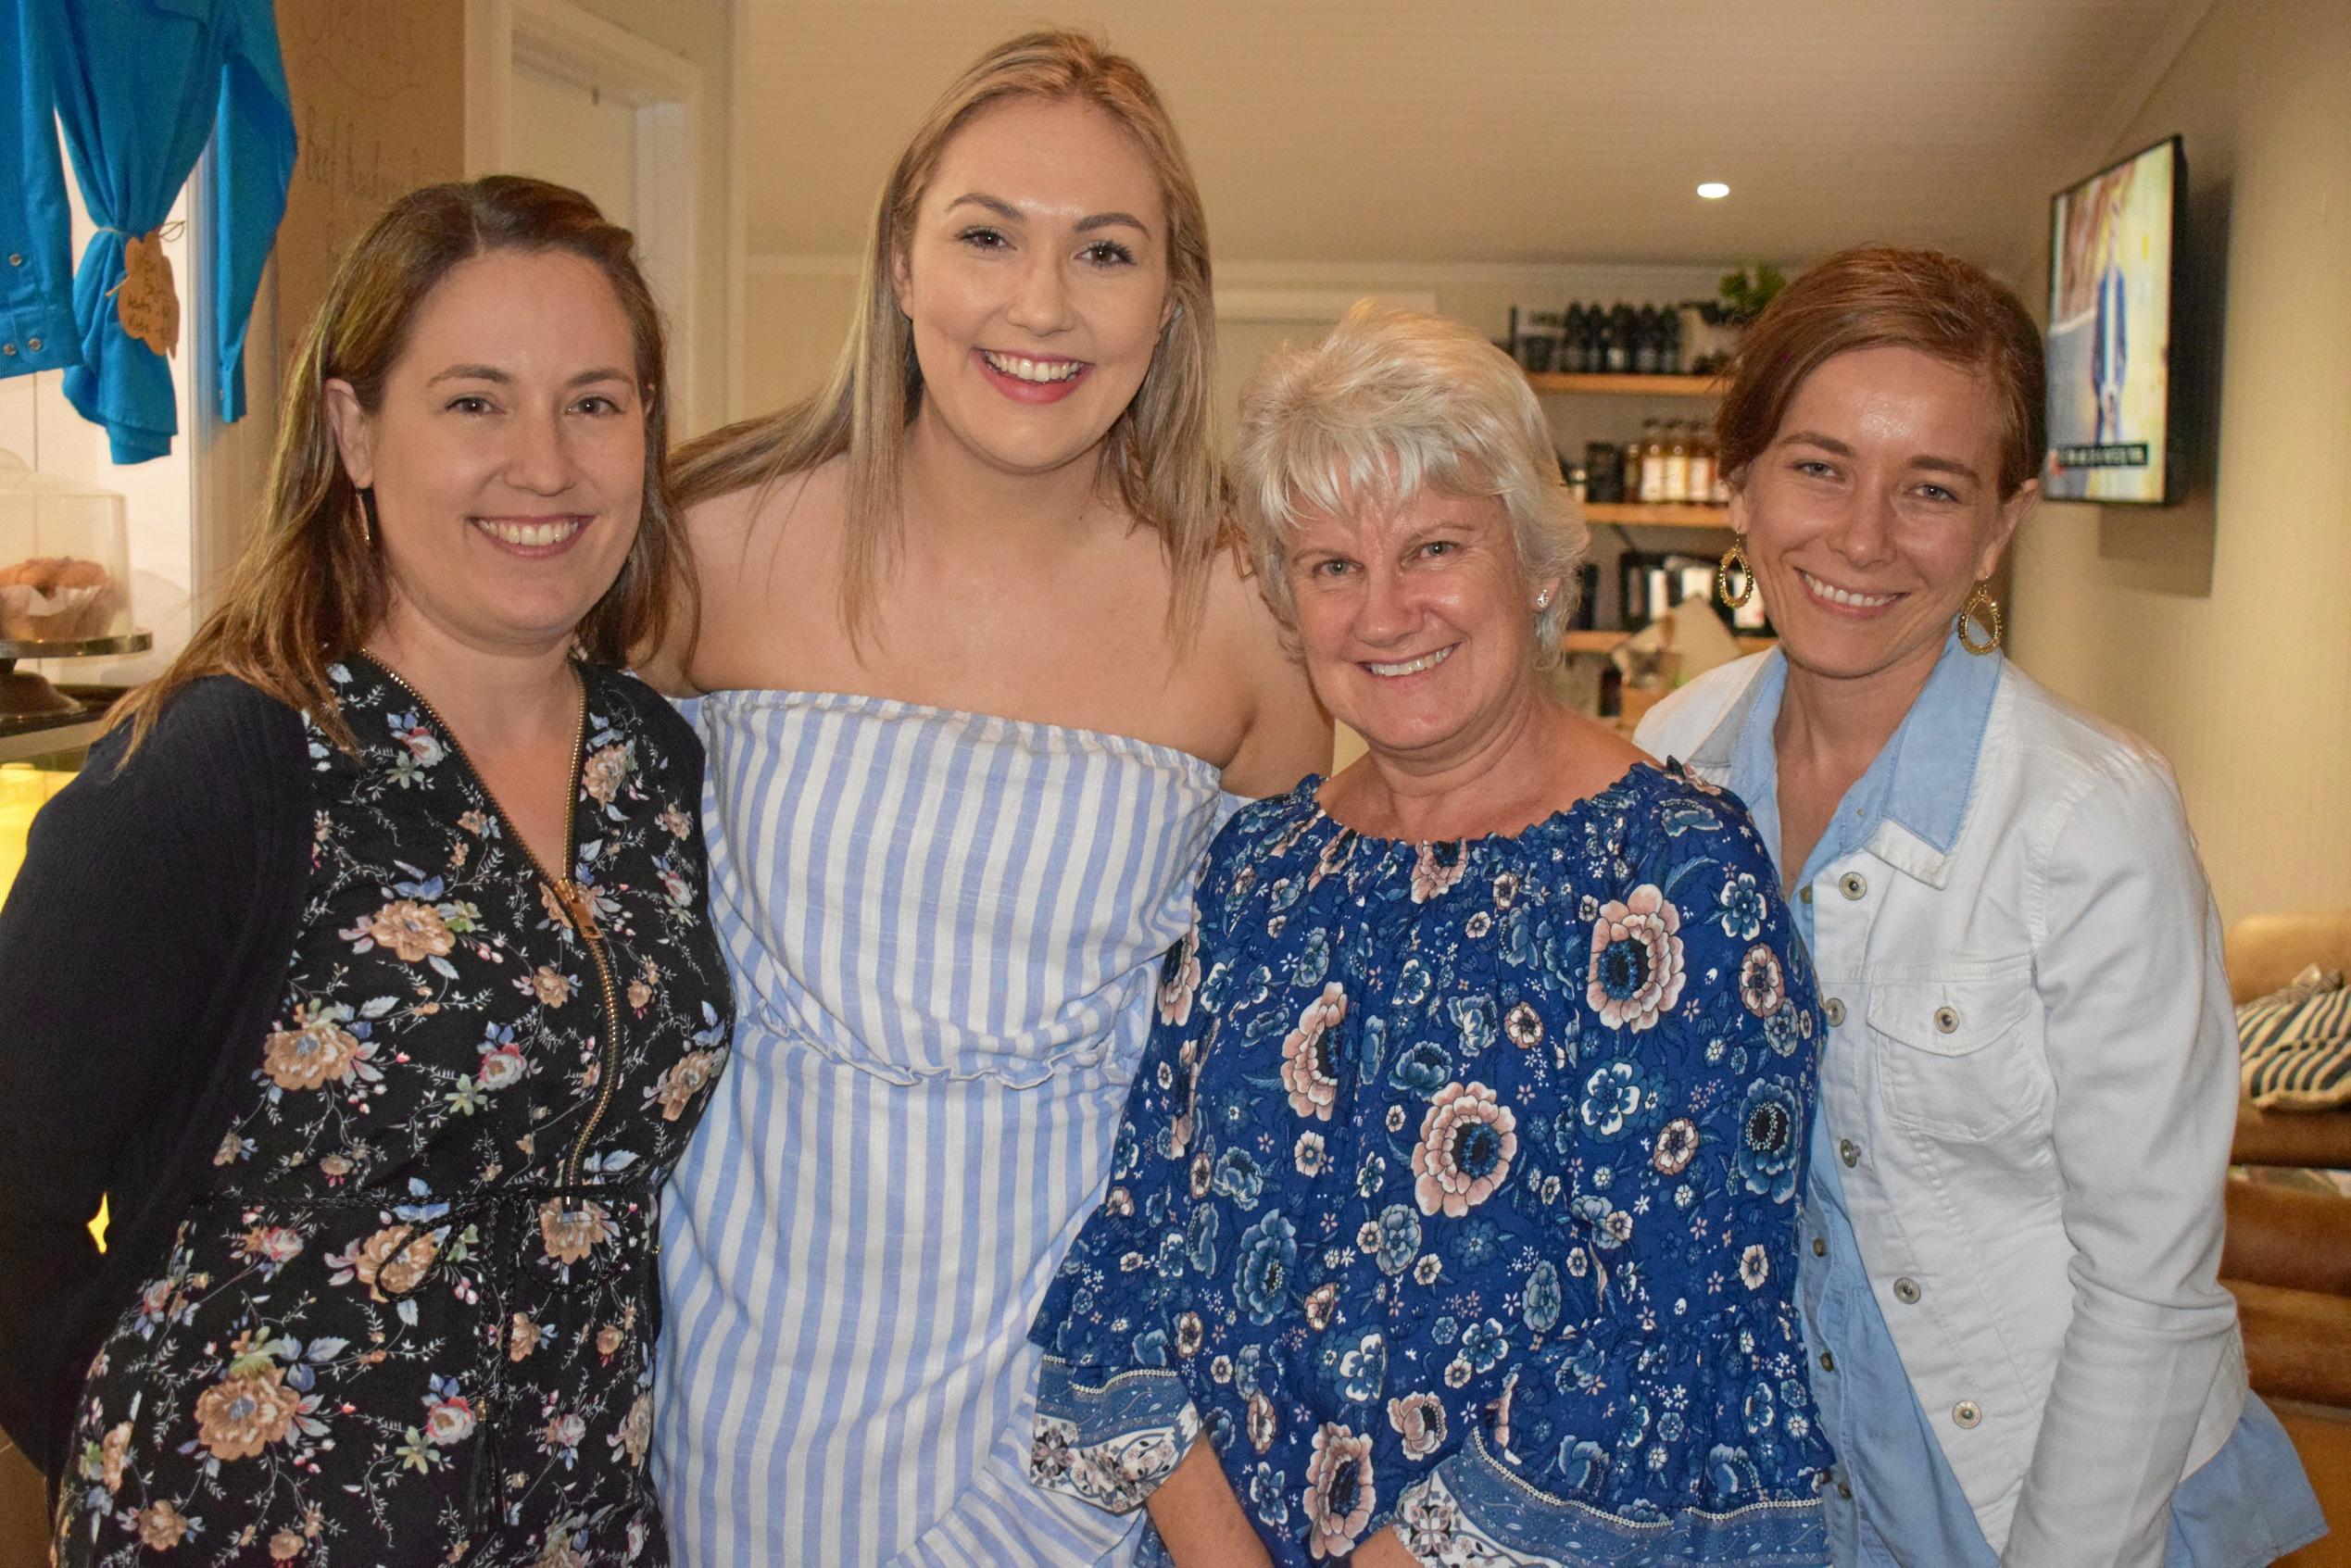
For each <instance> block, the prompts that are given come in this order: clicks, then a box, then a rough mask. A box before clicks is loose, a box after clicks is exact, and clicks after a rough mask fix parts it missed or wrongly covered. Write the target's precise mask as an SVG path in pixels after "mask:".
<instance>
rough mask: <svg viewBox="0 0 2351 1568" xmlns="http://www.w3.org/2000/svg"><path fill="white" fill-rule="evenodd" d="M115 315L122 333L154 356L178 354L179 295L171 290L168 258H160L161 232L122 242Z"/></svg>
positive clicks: (169, 261) (161, 254) (175, 290)
mask: <svg viewBox="0 0 2351 1568" xmlns="http://www.w3.org/2000/svg"><path fill="white" fill-rule="evenodd" d="M114 313H115V315H116V317H117V318H118V319H119V320H120V321H121V322H122V330H123V331H124V332H127V333H128V334H130V335H131V336H132V337H134V338H136V339H138V340H139V341H140V342H141V343H144V344H145V345H147V346H148V347H149V348H152V349H154V350H155V351H156V352H157V354H173V353H176V352H178V350H179V346H180V295H179V291H178V290H177V289H175V288H173V287H172V283H171V258H170V257H168V256H166V255H164V254H163V240H162V237H161V232H160V231H158V232H153V233H149V234H147V235H145V237H144V238H142V237H139V236H135V235H134V236H133V237H132V238H131V239H128V240H126V241H124V242H123V245H122V282H121V284H120V285H119V287H117V288H116V290H115V293H114Z"/></svg>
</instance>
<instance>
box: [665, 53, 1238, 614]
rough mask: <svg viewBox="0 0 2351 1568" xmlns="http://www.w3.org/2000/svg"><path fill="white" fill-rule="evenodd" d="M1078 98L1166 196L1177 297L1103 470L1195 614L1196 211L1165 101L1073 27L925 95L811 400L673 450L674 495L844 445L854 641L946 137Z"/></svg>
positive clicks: (1207, 519) (1202, 346)
mask: <svg viewBox="0 0 2351 1568" xmlns="http://www.w3.org/2000/svg"><path fill="white" fill-rule="evenodd" d="M1020 99H1026V100H1035V101H1042V102H1047V103H1053V102H1062V101H1075V102H1078V103H1083V104H1087V105H1091V106H1092V107H1096V108H1099V109H1100V110H1101V111H1103V112H1104V113H1105V114H1107V115H1109V116H1110V117H1111V119H1113V120H1115V121H1117V122H1118V124H1119V125H1120V126H1121V127H1123V128H1124V129H1125V132H1126V133H1127V134H1128V135H1129V136H1131V137H1133V138H1134V139H1135V143H1136V145H1137V146H1138V147H1139V148H1140V149H1141V150H1142V153H1143V156H1144V157H1145V158H1146V159H1147V160H1148V161H1149V162H1150V166H1151V169H1152V170H1153V171H1154V172H1155V173H1156V174H1157V176H1158V178H1159V186H1160V194H1161V195H1162V197H1163V199H1164V201H1165V202H1166V205H1167V218H1168V236H1167V279H1168V295H1169V298H1170V301H1171V302H1172V303H1173V305H1174V306H1175V310H1174V312H1173V314H1172V315H1171V316H1170V318H1169V320H1168V323H1167V327H1166V330H1165V331H1164V332H1163V333H1162V335H1161V338H1160V343H1159V347H1158V350H1157V351H1156V352H1155V353H1154V354H1153V355H1152V357H1151V364H1150V370H1148V371H1147V372H1146V373H1145V375H1144V377H1143V384H1142V385H1141V387H1140V388H1138V390H1137V392H1136V394H1135V398H1134V401H1133V402H1131V403H1129V404H1128V405H1127V406H1126V408H1125V409H1124V410H1123V411H1122V412H1121V413H1120V414H1119V416H1118V418H1117V419H1116V420H1114V421H1113V423H1112V425H1111V428H1110V432H1109V433H1108V434H1107V435H1106V436H1105V437H1104V438H1103V441H1102V445H1101V455H1100V474H1101V478H1102V480H1103V481H1104V482H1105V483H1107V484H1109V485H1110V486H1112V487H1114V488H1115V489H1116V491H1117V493H1118V496H1119V500H1120V503H1121V504H1122V505H1123V506H1124V507H1125V508H1126V510H1127V512H1128V513H1129V515H1131V516H1132V517H1134V518H1135V519H1136V521H1138V522H1141V523H1143V524H1144V525H1145V526H1147V527H1149V528H1150V529H1152V530H1154V531H1155V532H1157V533H1158V534H1159V536H1160V542H1161V545H1162V546H1163V549H1164V550H1165V552H1166V556H1167V559H1168V563H1169V565H1170V568H1171V569H1172V571H1173V574H1174V577H1175V595H1174V598H1173V606H1172V608H1173V616H1172V619H1173V621H1174V622H1175V624H1176V626H1177V627H1178V628H1179V629H1186V630H1188V628H1190V627H1191V626H1194V625H1196V624H1197V623H1198V619H1199V615H1200V612H1201V604H1202V602H1203V600H1204V597H1205V595H1206V590H1207V585H1208V575H1209V568H1210V565H1211V563H1212V561H1213V558H1214V557H1215V554H1216V551H1217V548H1218V546H1220V545H1221V544H1223V543H1224V542H1225V541H1226V526H1225V518H1224V503H1225V496H1224V485H1223V480H1222V477H1221V473H1220V470H1219V466H1218V464H1217V460H1216V454H1215V448H1214V431H1215V414H1214V408H1213V396H1214V388H1215V354H1216V322H1215V310H1214V290H1213V284H1212V282H1211V280H1210V273H1209V262H1208V219H1207V213H1206V210H1205V209H1204V208H1203V207H1202V206H1201V199H1200V186H1199V183H1198V182H1196V181H1195V180H1194V179H1193V178H1192V169H1191V164H1190V162H1189V161H1188V159H1187V158H1186V157H1185V156H1184V145H1183V143H1182V141H1181V140H1180V139H1179V138H1178V137H1177V136H1176V125H1175V122H1174V120H1172V119H1170V118H1169V117H1168V113H1167V109H1166V106H1165V105H1163V103H1161V101H1160V97H1159V94H1158V93H1157V92H1156V91H1155V90H1154V89H1153V88H1152V86H1151V84H1150V78H1148V77H1146V76H1145V75H1144V74H1143V72H1142V69H1141V68H1140V67H1138V66H1137V65H1136V64H1135V62H1134V61H1132V60H1130V59H1128V58H1126V57H1125V56H1123V55H1113V54H1112V53H1110V52H1109V50H1108V49H1106V48H1105V47H1104V46H1103V45H1102V44H1100V42H1099V41H1098V40H1096V39H1093V38H1090V37H1087V35H1086V34H1084V33H1081V32H1067V31H1042V32H1029V33H1023V34H1022V35H1021V36H1019V37H1017V38H1012V39H1009V40H1007V41H1006V42H1004V43H1003V44H999V45H997V46H996V47H995V48H993V49H991V50H989V51H988V52H987V54H986V55H984V56H981V57H980V58H979V59H978V60H976V61H974V63H973V64H972V66H971V67H970V69H967V70H965V71H964V72H963V74H962V76H961V77H959V78H958V79H957V80H956V81H955V82H954V83H953V84H952V85H951V86H949V88H948V89H947V91H946V93H945V94H942V95H941V96H940V98H939V100H938V102H937V103H936V104H935V105H933V106H932V107H931V111H930V113H929V114H928V115H926V116H925V117H924V119H923V122H922V124H921V125H919V126H918V127H916V128H915V132H914V135H913V138H912V140H911V141H910V142H909V143H908V144H907V145H906V150H905V151H903V152H901V153H900V154H899V157H898V161H897V162H896V163H895V164H893V165H892V166H891V168H890V172H889V178H888V179H887V180H886V181H884V182H883V184H882V191H881V196H880V199H879V200H878V201H877V202H876V203H875V205H874V225H873V232H872V233H871V235H870V236H869V238H868V243H867V245H866V247H865V256H864V260H863V265H862V268H861V271H860V274H859V282H858V295H857V314H856V317H855V319H854V320H853V321H852V323H851V325H850V327H849V341H848V342H847V343H846V344H845V345H843V346H842V349H841V353H840V358H838V359H837V360H836V362H835V364H834V367H833V373H832V376H831V379H830V380H829V381H827V383H825V385H824V387H823V389H822V390H821V391H819V392H818V393H817V394H816V395H814V396H812V397H810V398H807V399H805V400H803V401H801V402H798V403H796V404H793V405H791V406H789V407H787V408H783V409H782V410H780V411H778V412H776V413H773V414H769V415H765V416H763V417H761V418H759V419H755V420H746V421H744V422H743V423H740V424H736V425H731V426H729V427H728V428H726V429H724V430H721V431H716V432H713V433H711V434H710V435H707V436H704V437H702V438H701V439H700V440H698V441H695V442H693V443H691V444H690V445H687V446H685V448H684V449H683V450H681V451H680V452H679V453H678V458H677V463H676V465H675V468H674V470H673V481H674V484H675V488H676V492H677V498H678V504H679V505H680V506H686V507H690V506H692V505H694V504H695V503H697V502H699V501H706V500H710V499H711V498H713V497H715V496H720V495H733V494H735V492H737V491H741V490H747V489H751V488H754V487H760V486H765V485H769V484H773V483H775V482H776V481H777V480H779V479H782V478H784V477H786V475H790V474H795V473H799V472H802V471H805V470H809V469H812V468H815V467H816V466H818V465H819V464H821V463H823V462H826V461H829V460H830V459H832V458H837V457H842V456H844V455H846V457H847V458H848V467H849V474H848V482H849V483H848V502H847V511H848V518H847V527H848V541H847V557H848V560H847V568H846V570H845V571H844V572H843V574H842V583H841V605H840V613H841V618H842V621H843V623H844V624H845V625H846V626H847V627H848V628H849V633H850V635H851V636H852V637H858V636H861V635H862V634H863V633H864V632H865V631H866V630H867V629H869V627H870V625H871V622H872V620H873V614H874V599H875V596H876V595H877V593H878V591H879V583H880V579H881V577H882V575H883V573H884V572H885V571H886V570H887V567H888V565H889V562H890V560H891V558H892V557H893V556H894V555H895V553H896V550H897V546H898V541H899V529H900V527H901V519H900V515H899V465H900V463H901V461H902V459H903V457H904V445H905V430H906V426H907V423H908V421H909V420H911V419H912V418H913V417H914V413H915V410H916V409H917V408H919V407H920V406H921V403H922V395H923V374H922V370H921V369H920V368H919V367H918V366H917V365H916V364H915V360H914V333H913V328H912V325H911V323H910V322H909V321H908V320H906V318H905V316H904V315H903V314H901V313H900V312H899V308H898V298H897V292H896V289H895V287H894V285H893V283H892V271H893V267H894V264H895V262H896V261H897V259H898V257H899V254H900V253H901V252H902V251H903V250H904V249H905V247H906V243H907V236H908V235H909V233H910V232H911V230H912V228H913V224H914V216H915V212H916V210H917V209H918V207H920V206H921V203H922V199H923V194H924V191H925V190H926V189H927V188H928V186H929V184H930V182H931V179H932V177H933V176H934V175H935V174H936V173H937V169H938V164H939V160H940V157H941V156H942V155H943V154H944V153H945V152H946V149H947V144H949V142H951V141H953V140H954V138H955V134H956V132H959V131H961V130H962V128H963V127H964V126H965V125H967V124H969V123H970V122H971V121H972V119H974V117H975V116H977V115H978V114H980V113H981V112H982V111H983V110H985V109H987V108H988V107H991V106H993V105H996V104H1000V103H1005V102H1008V101H1012V100H1020Z"/></svg>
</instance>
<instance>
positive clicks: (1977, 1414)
mask: <svg viewBox="0 0 2351 1568" xmlns="http://www.w3.org/2000/svg"><path fill="white" fill-rule="evenodd" d="M1951 1419H1952V1420H1953V1421H1955V1422H1956V1423H1958V1424H1960V1425H1961V1426H1965V1427H1969V1428H1972V1427H1974V1426H1975V1425H1976V1424H1979V1423H1980V1422H1981V1421H1982V1420H1983V1410H1982V1408H1981V1407H1980V1406H1979V1405H1978V1404H1977V1403H1976V1402H1975V1401H1974V1400H1973V1399H1962V1400H1960V1401H1959V1402H1958V1403H1957V1404H1955V1405H1954V1406H1952V1407H1951Z"/></svg>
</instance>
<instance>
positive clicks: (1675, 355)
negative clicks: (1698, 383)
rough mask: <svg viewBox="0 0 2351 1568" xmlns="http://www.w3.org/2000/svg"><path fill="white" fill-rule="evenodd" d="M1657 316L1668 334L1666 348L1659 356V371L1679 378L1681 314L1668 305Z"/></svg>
mask: <svg viewBox="0 0 2351 1568" xmlns="http://www.w3.org/2000/svg"><path fill="white" fill-rule="evenodd" d="M1657 314H1658V316H1659V317H1660V319H1661V320H1662V324H1663V326H1664V330H1665V334H1666V335H1665V346H1664V348H1663V349H1662V350H1660V352H1659V353H1658V356H1657V369H1658V371H1659V372H1660V373H1661V374H1664V375H1668V376H1678V375H1679V374H1681V312H1680V310H1679V309H1678V308H1676V307H1673V306H1670V305H1668V306H1666V307H1664V308H1663V309H1661V310H1659V311H1658V312H1657Z"/></svg>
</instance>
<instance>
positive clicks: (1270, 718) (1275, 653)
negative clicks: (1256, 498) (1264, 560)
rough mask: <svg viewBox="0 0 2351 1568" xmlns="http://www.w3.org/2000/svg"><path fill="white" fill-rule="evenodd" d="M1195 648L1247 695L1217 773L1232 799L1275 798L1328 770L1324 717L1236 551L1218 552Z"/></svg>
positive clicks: (1327, 721) (1328, 729)
mask: <svg viewBox="0 0 2351 1568" xmlns="http://www.w3.org/2000/svg"><path fill="white" fill-rule="evenodd" d="M1201 643H1202V645H1203V646H1204V647H1205V648H1206V649H1208V650H1210V651H1211V653H1212V658H1213V660H1214V662H1215V663H1216V664H1217V665H1219V666H1220V667H1221V668H1222V670H1223V671H1224V674H1225V678H1226V679H1227V680H1229V681H1230V682H1232V683H1233V684H1234V686H1235V687H1236V689H1238V690H1241V691H1244V692H1247V693H1248V694H1249V697H1250V715H1249V719H1248V722H1247V727H1246V729H1245V730H1244V731H1243V733H1242V735H1241V743H1240V747H1239V749H1238V751H1237V752H1236V753H1235V754H1234V757H1233V760H1232V762H1231V763H1230V764H1229V765H1228V766H1227V767H1226V771H1225V787H1226V788H1227V789H1229V790H1231V791H1233V792H1234V793H1235V794H1238V795H1278V794H1280V793H1281V792H1282V791H1284V790H1287V789H1289V788H1290V787H1292V786H1293V785H1295V784H1297V783H1298V781H1299V780H1300V779H1301V778H1303V777H1305V776H1306V775H1307V774H1308V773H1314V772H1325V771H1328V770H1329V768H1330V763H1331V724H1330V715H1328V714H1327V713H1326V712H1324V711H1323V708H1322V704H1321V703H1320V702H1318V701H1317V700H1315V697H1314V688H1313V686H1311V685H1310V684H1308V683H1307V680H1306V668H1305V666H1304V664H1302V663H1301V661H1300V659H1299V658H1298V655H1297V653H1296V652H1295V651H1294V646H1293V641H1292V639H1291V638H1290V637H1289V634H1288V633H1286V632H1285V631H1284V630H1283V628H1282V626H1281V623H1280V622H1279V621H1276V620H1275V619H1274V612H1273V611H1272V610H1271V609H1270V608H1267V607H1266V604H1265V597H1264V595H1263V594H1261V593H1259V592H1258V591H1257V579H1256V577H1255V575H1254V574H1253V573H1252V572H1251V570H1250V568H1249V566H1248V563H1247V561H1246V560H1245V558H1243V557H1242V556H1241V554H1240V552H1239V551H1238V550H1234V549H1226V550H1220V551H1218V552H1217V554H1216V558H1215V560H1214V562H1213V565H1212V567H1211V569H1210V572H1209V579H1208V595H1207V603H1206V605H1205V606H1204V608H1203V612H1202V615H1201Z"/></svg>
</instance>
